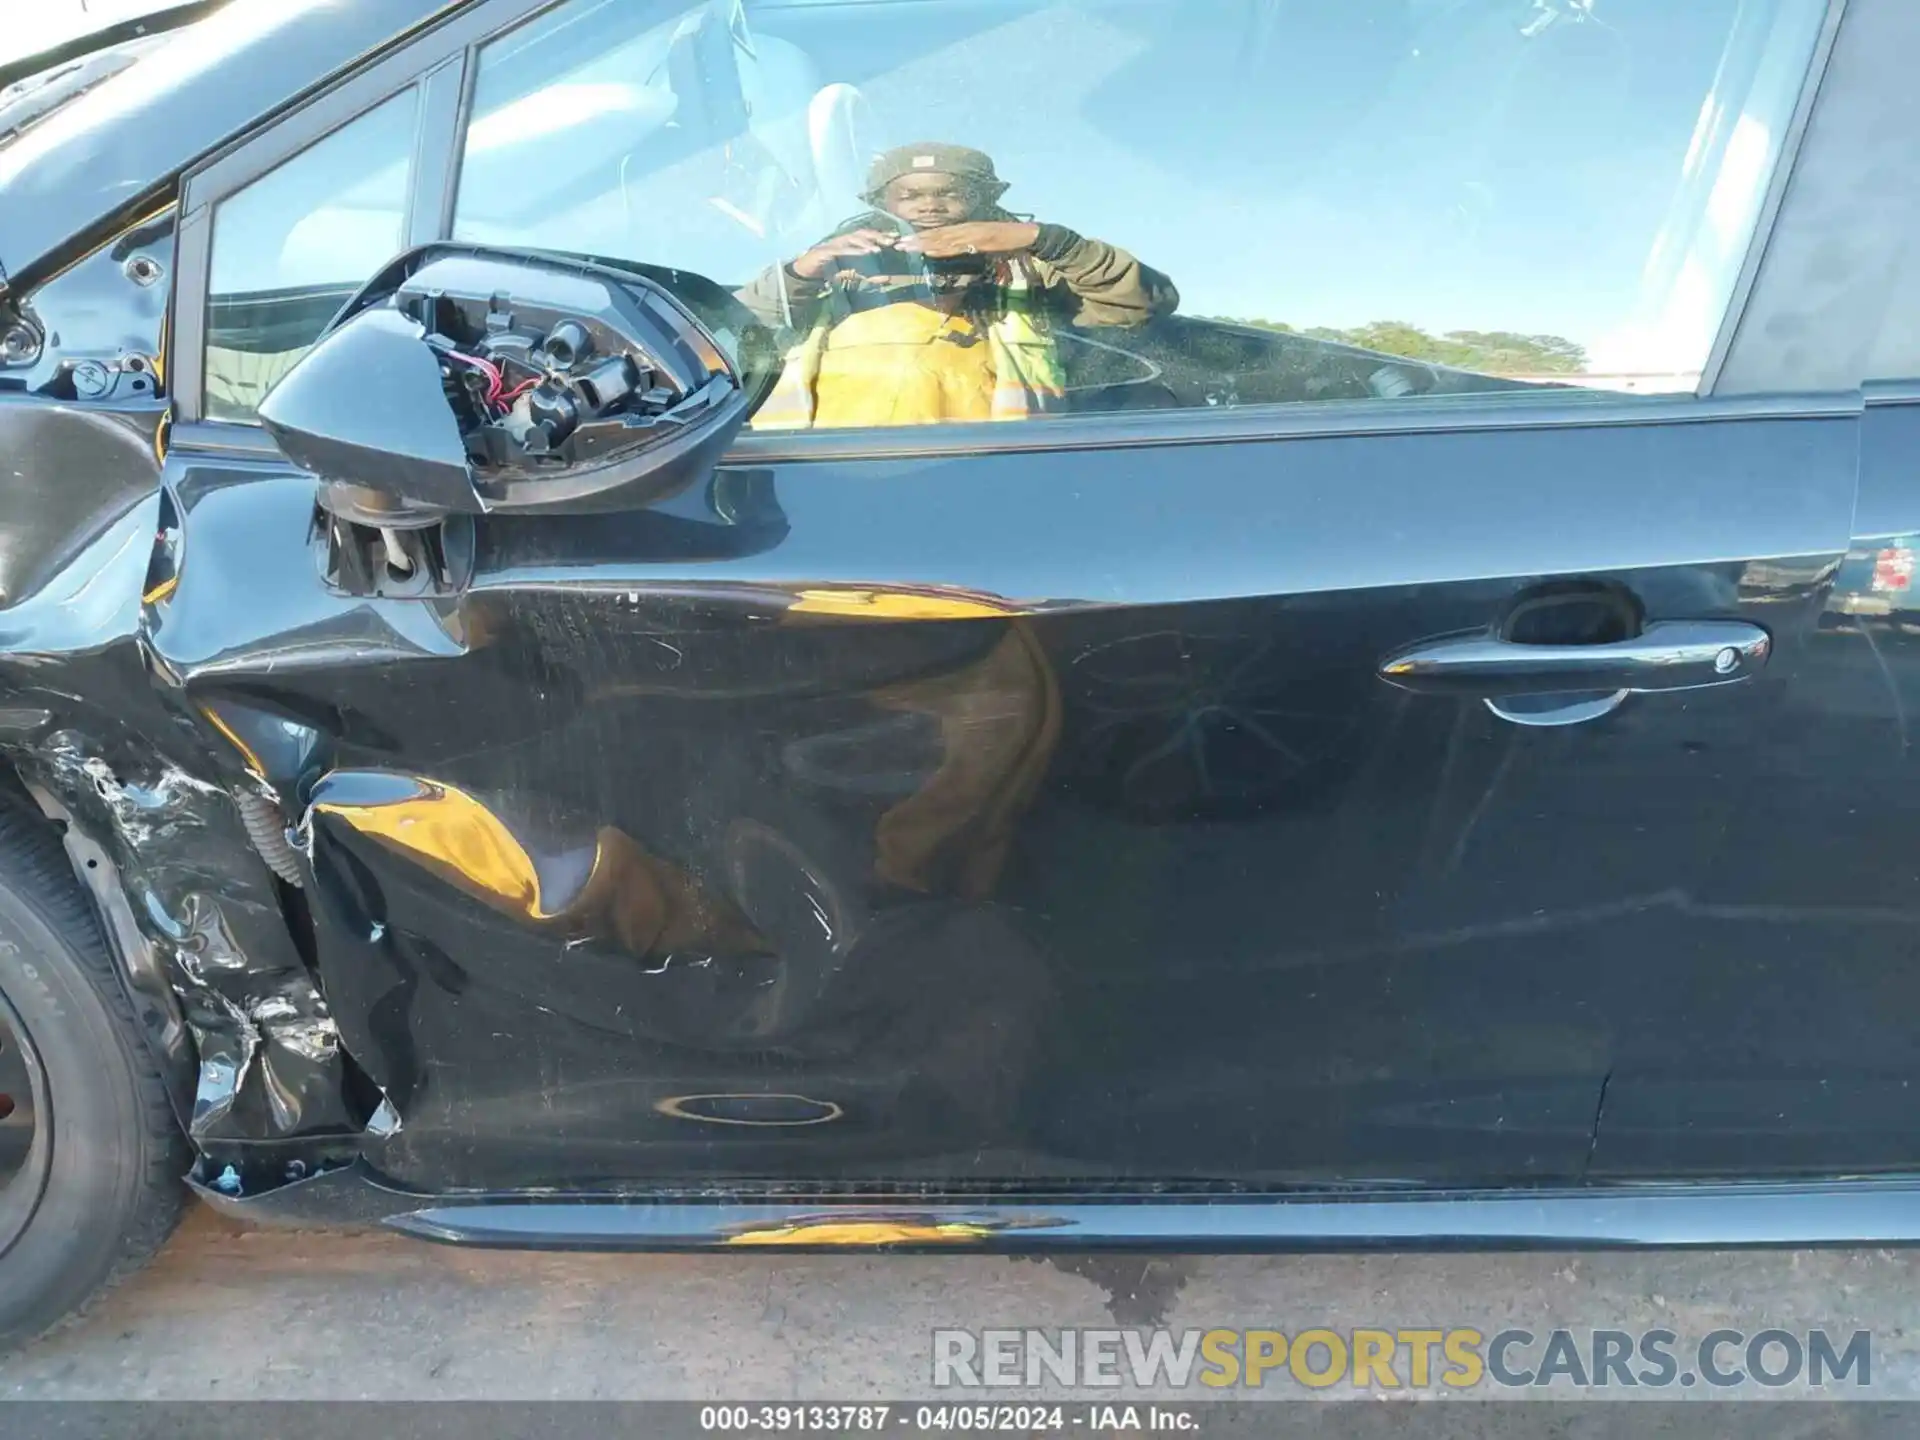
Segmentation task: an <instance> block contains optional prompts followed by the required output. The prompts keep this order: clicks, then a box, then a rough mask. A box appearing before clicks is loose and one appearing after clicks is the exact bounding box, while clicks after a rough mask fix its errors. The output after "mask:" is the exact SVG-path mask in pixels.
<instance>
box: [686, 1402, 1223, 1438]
mask: <svg viewBox="0 0 1920 1440" xmlns="http://www.w3.org/2000/svg"><path fill="white" fill-rule="evenodd" d="M700 1428H701V1429H702V1430H708V1431H716V1432H731V1433H739V1434H771V1433H791V1432H799V1431H814V1432H819V1431H824V1432H827V1433H829V1434H852V1433H855V1432H876V1433H878V1432H884V1431H889V1430H908V1431H915V1432H919V1431H959V1432H962V1433H972V1434H1015V1435H1030V1434H1033V1433H1035V1432H1038V1431H1071V1430H1086V1431H1094V1432H1100V1433H1112V1432H1117V1431H1134V1430H1137V1431H1140V1432H1142V1433H1147V1432H1156V1431H1157V1432H1159V1433H1161V1434H1192V1433H1194V1432H1196V1431H1198V1430H1199V1428H1200V1424H1199V1420H1198V1419H1197V1417H1195V1415H1194V1414H1193V1413H1192V1412H1191V1411H1190V1410H1187V1409H1184V1408H1182V1407H1180V1406H1175V1405H988V1404H971V1405H969V1404H952V1405H949V1404H929V1405H874V1404H866V1405H860V1404H849V1405H831V1404H813V1405H703V1406H702V1407H701V1408H700Z"/></svg>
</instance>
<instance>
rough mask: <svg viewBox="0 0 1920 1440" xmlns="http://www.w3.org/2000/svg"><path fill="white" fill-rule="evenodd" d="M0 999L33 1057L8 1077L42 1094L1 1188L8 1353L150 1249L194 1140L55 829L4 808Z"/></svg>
mask: <svg viewBox="0 0 1920 1440" xmlns="http://www.w3.org/2000/svg"><path fill="white" fill-rule="evenodd" d="M0 1005H4V1009H0V1039H4V1040H5V1041H6V1043H8V1044H11V1045H13V1046H14V1048H15V1050H16V1051H17V1052H20V1051H23V1052H24V1055H25V1057H26V1062H27V1063H26V1064H25V1066H24V1069H23V1067H22V1066H21V1065H20V1064H19V1063H17V1062H18V1060H19V1058H20V1056H19V1055H18V1054H17V1055H16V1057H15V1058H16V1064H15V1066H14V1069H13V1071H12V1073H13V1074H15V1075H16V1076H18V1075H20V1074H21V1073H26V1074H28V1075H29V1076H30V1077H31V1080H30V1083H31V1085H32V1086H33V1088H34V1089H35V1090H36V1092H37V1094H36V1095H35V1096H34V1097H33V1098H34V1100H35V1101H36V1103H35V1106H34V1112H33V1122H34V1126H35V1128H34V1130H33V1132H32V1134H33V1143H32V1149H31V1151H29V1152H28V1154H29V1159H28V1161H27V1163H26V1166H25V1168H23V1169H22V1170H20V1171H19V1172H18V1175H19V1176H22V1177H31V1178H29V1180H28V1183H25V1184H21V1185H19V1186H18V1188H17V1189H16V1188H15V1187H13V1186H8V1185H6V1184H5V1183H4V1182H0V1351H5V1350H8V1349H10V1348H12V1347H14V1346H16V1345H19V1344H21V1343H23V1342H25V1341H27V1340H29V1339H31V1338H32V1337H34V1336H36V1335H38V1334H40V1333H42V1332H43V1331H45V1330H47V1329H50V1328H51V1327H53V1326H54V1325H56V1324H58V1323H59V1322H60V1321H62V1320H63V1319H66V1318H69V1317H71V1316H74V1315H77V1314H78V1313H79V1312H80V1311H81V1310H82V1309H83V1308H84V1307H85V1306H86V1305H87V1304H88V1303H89V1302H90V1301H91V1300H93V1299H94V1298H95V1297H97V1296H99V1295H100V1294H102V1293H104V1292H105V1291H106V1290H107V1289H109V1288H110V1287H112V1286H113V1285H114V1284H116V1283H117V1282H119V1281H120V1280H121V1279H123V1278H124V1277H126V1276H128V1275H130V1274H132V1273H133V1272H134V1271H135V1270H137V1269H139V1268H140V1267H141V1266H142V1265H144V1264H145V1263H146V1262H147V1260H148V1259H149V1258H151V1256H152V1255H153V1253H154V1251H156V1250H158V1249H159V1248H160V1245H161V1244H162V1243H163V1242H164V1241H165V1240H166V1238H167V1236H168V1235H170V1234H171V1233H172V1232H173V1227H174V1225H175V1224H176V1223H177V1221H178V1220H179V1218H180V1206H181V1202H182V1199H183V1196H184V1187H183V1186H182V1184H181V1177H182V1176H183V1175H184V1174H185V1173H186V1170H187V1165H188V1150H187V1145H186V1141H185V1138H184V1137H183V1136H182V1135H181V1133H180V1128H179V1126H178V1124H177V1123H176V1122H175V1120H174V1115H173V1109H172V1107H171V1106H170V1105H169V1103H168V1100H167V1092H166V1087H165V1085H164V1083H163V1082H162V1080H161V1076H160V1071H159V1067H158V1066H157V1065H156V1064H155V1063H154V1060H153V1057H152V1055H151V1053H150V1052H149V1051H148V1049H147V1047H146V1044H145V1042H144V1041H143V1040H142V1038H141V1034H140V1031H139V1029H138V1026H137V1022H136V1021H135V1020H134V1017H133V1010H132V1007H131V1006H130V1005H129V1004H128V1002H127V997H126V992H125V991H124V990H123V989H122V988H121V984H120V978H119V975H118V974H117V972H116V970H115V965H114V961H113V959H112V957H111V956H110V955H109V954H108V951H107V947H106V943H105V941H104V940H103V938H102V936H101V933H100V926H99V922H98V920H97V919H96V918H95V915H94V912H93V909H92V907H91V905H90V903H89V902H88V900H87V898H86V896H85V894H84V893H83V892H82V890H81V888H80V885H79V883H78V882H77V881H76V880H75V878H74V875H73V871H72V869H71V868H70V867H69V865H68V863H67V858H66V852H65V851H64V850H63V849H62V847H61V844H60V841H59V838H58V837H57V836H56V835H54V834H53V833H52V830H51V827H50V826H49V825H48V824H47V823H46V822H45V821H42V820H41V819H40V818H39V817H38V816H35V815H30V814H25V813H22V812H20V811H19V810H17V809H15V808H14V807H12V806H9V805H6V804H4V803H0ZM10 1027H13V1028H17V1029H18V1030H19V1031H23V1032H24V1042H25V1043H24V1047H23V1046H22V1045H21V1043H20V1041H21V1038H22V1037H21V1036H20V1035H18V1034H16V1035H13V1036H8V1035H7V1033H6V1032H7V1030H8V1029H9V1028H10ZM22 1103H23V1104H24V1103H25V1102H24V1101H23V1102H22ZM36 1187H37V1188H36Z"/></svg>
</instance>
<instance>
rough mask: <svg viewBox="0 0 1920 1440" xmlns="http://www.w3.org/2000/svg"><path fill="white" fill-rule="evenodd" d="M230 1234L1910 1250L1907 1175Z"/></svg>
mask: <svg viewBox="0 0 1920 1440" xmlns="http://www.w3.org/2000/svg"><path fill="white" fill-rule="evenodd" d="M194 1188H195V1189H196V1190H197V1191H198V1192H199V1193H200V1194H201V1196H202V1198H203V1199H205V1200H207V1201H208V1203H210V1204H212V1205H214V1206H215V1207H216V1208H218V1209H220V1210H221V1211H223V1212H224V1213H227V1214H229V1215H232V1216H234V1217H236V1218H239V1219H244V1220H255V1221H263V1222H267V1223H274V1222H280V1223H302V1224H312V1223H326V1222H329V1221H331V1222H333V1223H349V1224H350V1223H360V1224H379V1225H384V1226H386V1227H388V1228H391V1229H394V1230H397V1231H400V1232H401V1233H403V1234H407V1235H412V1236H415V1237H417V1238H420V1239H425V1240H434V1241H439V1242H441V1243H444V1244H452V1245H465V1246H475V1247H484V1248H495V1249H536V1250H707V1249H769V1248H771V1249H782V1250H801V1251H834V1250H842V1249H887V1250H902V1251H920V1252H929V1251H950V1250H979V1251H984V1252H997V1253H1010V1252H1022V1251H1024V1252H1034V1251H1048V1250H1172V1251H1179V1250H1187V1251H1201V1252H1206V1251H1218V1252H1258V1251H1288V1250H1323V1251H1324V1250H1333V1251H1337V1250H1369V1249H1391V1250H1422V1249H1455V1250H1503V1249H1541V1250H1563V1249H1619V1248H1642V1247H1648V1248H1653V1247H1688V1246H1692V1247H1721V1246H1727V1247H1731V1246H1823V1245H1912V1244H1920V1175H1898V1176H1872V1177H1862V1178H1858V1179H1828V1180H1811V1181H1767V1182H1733V1183H1720V1182H1715V1183H1691V1184H1641V1183H1628V1184H1611V1185H1593V1186H1586V1187H1582V1188H1578V1189H1539V1190H1531V1189H1529V1190H1518V1189H1509V1190H1482V1191H1475V1190H1452V1191H1437V1192H1432V1193H1427V1194H1421V1195H1418V1196H1410V1195H1408V1194H1407V1193H1406V1192H1405V1191H1399V1192H1390V1193H1379V1192H1376V1193H1373V1194H1369V1193H1367V1192H1364V1191H1357V1192H1341V1193H1333V1192H1302V1191H1292V1192H1288V1193H1286V1194H1252V1195H1249V1194H1234V1195H1196V1196H1194V1197H1192V1198H1189V1199H1172V1200H1170V1199H1167V1198H1165V1197H1164V1196H1146V1195H1143V1196H1141V1197H1140V1198H1128V1197H1125V1196H1106V1197H1102V1198H1099V1199H1088V1198H1080V1199H1076V1198H1073V1197H1070V1196H1060V1195H1052V1196H1046V1197H1037V1198H1033V1199H1021V1198H1019V1197H1018V1196H1007V1195H1000V1196H995V1197H993V1198H992V1199H986V1200H983V1199H980V1198H969V1197H954V1198H951V1199H945V1200H943V1199H942V1198H941V1197H939V1196H938V1195H929V1194H926V1193H924V1192H922V1193H920V1194H917V1195H913V1196H905V1195H903V1196H900V1197H898V1198H897V1199H888V1198H884V1197H875V1196H872V1195H862V1196H861V1197H860V1198H859V1199H857V1200H848V1201H845V1202H838V1201H834V1200H832V1199H830V1198H814V1197H808V1198H804V1199H800V1198H796V1199H790V1200H780V1199H774V1198H766V1197H765V1195H764V1193H763V1194H756V1195H754V1196H752V1197H751V1198H747V1197H741V1196H728V1195H726V1194H725V1193H724V1191H721V1192H720V1193H718V1194H716V1193H715V1190H717V1189H718V1187H714V1188H713V1189H709V1190H705V1191H703V1192H702V1193H701V1194H700V1195H698V1196H697V1197H696V1196H693V1195H690V1194H687V1193H684V1192H683V1193H679V1194H674V1193H669V1192H660V1193H657V1194H622V1195H604V1194H602V1195H578V1196H555V1195H553V1194H551V1193H543V1194H540V1195H537V1196H518V1195H425V1194H419V1193H413V1192H406V1191H399V1190H393V1189H389V1188H387V1187H385V1186H384V1185H382V1184H381V1183H380V1181H379V1179H378V1177H377V1176H375V1175H374V1174H373V1172H372V1171H371V1170H369V1169H367V1168H366V1167H365V1166H364V1164H357V1165H354V1166H351V1167H348V1168H346V1169H343V1170H335V1171H331V1172H328V1173H326V1174H323V1175H317V1176H314V1177H312V1178H311V1179H308V1180H304V1181H299V1182H296V1183H293V1184H290V1185H284V1186H281V1187H279V1188H278V1189H275V1190H270V1191H267V1192H265V1193H263V1194H260V1195H256V1196H251V1197H245V1198H236V1197H233V1196H228V1195H222V1194H220V1193H218V1192H216V1191H213V1190H210V1189H208V1188H206V1187H204V1186H200V1185H196V1186H195V1187H194Z"/></svg>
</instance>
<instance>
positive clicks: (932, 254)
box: [899, 220, 1040, 260]
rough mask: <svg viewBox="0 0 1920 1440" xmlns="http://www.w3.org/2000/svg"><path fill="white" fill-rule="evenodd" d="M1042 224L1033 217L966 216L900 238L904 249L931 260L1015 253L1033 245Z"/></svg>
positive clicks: (901, 246)
mask: <svg viewBox="0 0 1920 1440" xmlns="http://www.w3.org/2000/svg"><path fill="white" fill-rule="evenodd" d="M1039 238H1040V227H1039V226H1038V225H1035V224H1034V223H1033V222H1032V221H1030V220H966V221H962V222H961V223H960V224H958V225H942V226H940V227H939V228H938V229H937V230H922V231H920V232H919V233H918V234H914V235H909V236H907V238H906V239H904V240H902V241H900V242H899V243H900V248H901V249H902V250H916V251H918V252H919V253H920V254H922V255H925V256H926V257H927V258H928V259H929V260H950V259H952V258H953V257H954V256H956V255H1012V254H1015V253H1016V252H1018V251H1021V250H1028V249H1031V248H1032V246H1033V242H1034V241H1036V240H1038V239H1039Z"/></svg>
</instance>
